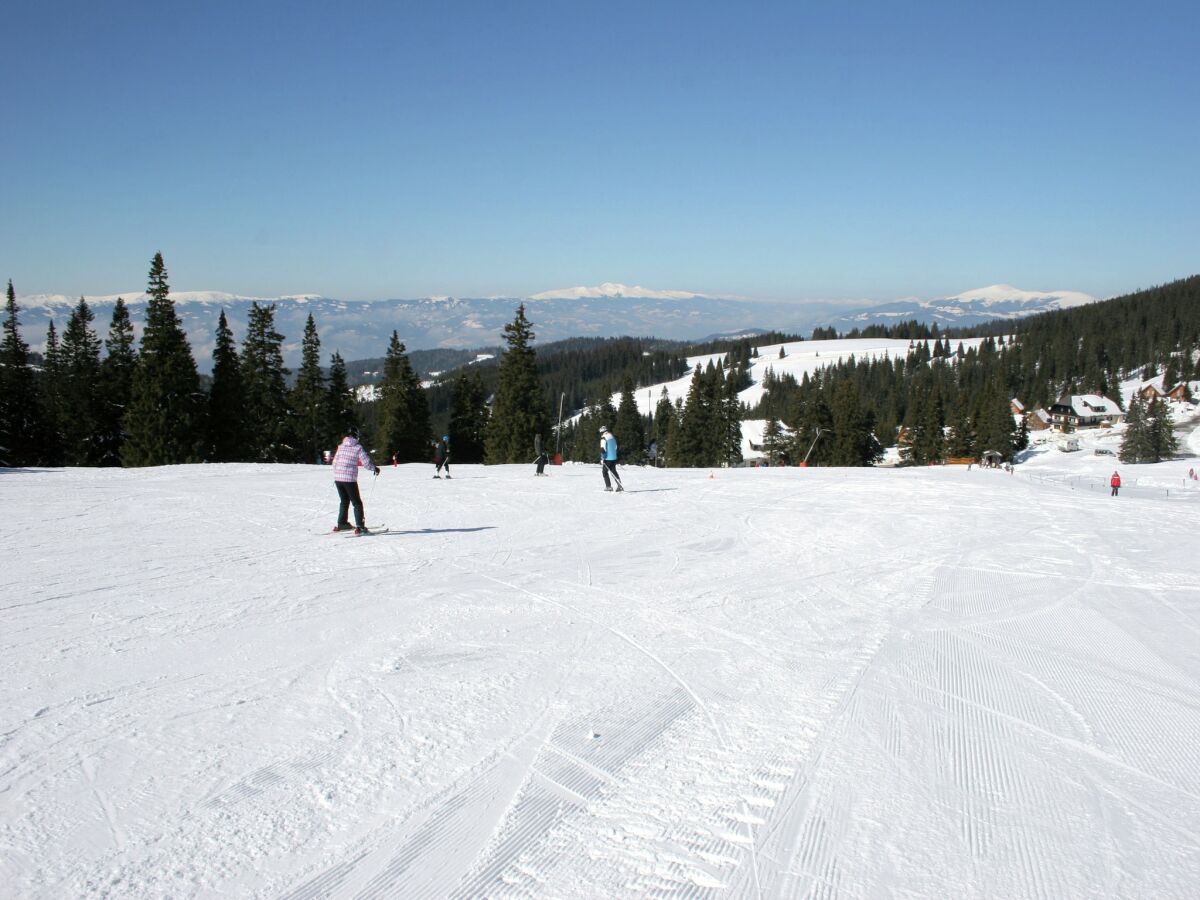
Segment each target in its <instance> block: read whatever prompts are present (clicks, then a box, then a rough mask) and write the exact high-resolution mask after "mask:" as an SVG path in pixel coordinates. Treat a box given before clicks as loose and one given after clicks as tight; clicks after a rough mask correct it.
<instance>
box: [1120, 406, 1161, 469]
mask: <svg viewBox="0 0 1200 900" xmlns="http://www.w3.org/2000/svg"><path fill="white" fill-rule="evenodd" d="M1153 455H1154V446H1153V443H1152V442H1151V439H1150V429H1149V427H1148V425H1147V423H1146V404H1145V402H1144V401H1143V400H1142V398H1141V397H1140V396H1138V395H1137V394H1134V395H1133V399H1132V400H1131V401H1130V403H1129V409H1127V410H1126V411H1125V433H1124V435H1122V437H1121V449H1120V450H1119V451H1117V457H1118V459H1120V460H1121V462H1123V463H1140V462H1149V461H1150V458H1151V457H1152V456H1153Z"/></svg>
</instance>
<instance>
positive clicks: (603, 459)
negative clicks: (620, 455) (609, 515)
mask: <svg viewBox="0 0 1200 900" xmlns="http://www.w3.org/2000/svg"><path fill="white" fill-rule="evenodd" d="M600 471H601V473H602V474H603V475H604V489H605V490H606V491H611V490H612V489H613V486H612V482H611V481H610V480H609V478H608V476H609V475H610V474H611V475H612V477H613V478H614V479H615V480H616V482H617V491H618V493H619V492H620V491H623V490H625V487H624V485H622V484H621V476H620V475H618V474H617V438H616V436H615V435H614V434H613V433H612V432H611V431H609V430H608V426H607V425H602V426H600Z"/></svg>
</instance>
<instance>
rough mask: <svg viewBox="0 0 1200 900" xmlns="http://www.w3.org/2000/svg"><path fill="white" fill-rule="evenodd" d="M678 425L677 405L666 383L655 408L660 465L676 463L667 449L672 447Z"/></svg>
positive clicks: (655, 440) (655, 436)
mask: <svg viewBox="0 0 1200 900" xmlns="http://www.w3.org/2000/svg"><path fill="white" fill-rule="evenodd" d="M678 427H679V418H678V416H677V414H676V411H675V405H674V404H673V403H672V402H671V397H670V395H669V394H668V393H667V388H666V385H663V389H662V391H661V392H660V393H659V397H658V405H657V406H656V407H655V408H654V442H655V444H656V445H657V446H656V449H657V455H658V459H657V462H658V465H660V466H673V465H675V463H674V462H673V461H672V460H671V458H670V456H669V455H668V453H667V449H668V447H670V445H671V439H672V435H673V434H674V433H675V431H676V430H677V429H678Z"/></svg>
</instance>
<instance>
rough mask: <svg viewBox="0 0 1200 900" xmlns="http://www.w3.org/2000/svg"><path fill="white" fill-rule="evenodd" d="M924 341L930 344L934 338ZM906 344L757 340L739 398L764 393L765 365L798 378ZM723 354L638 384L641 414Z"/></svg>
mask: <svg viewBox="0 0 1200 900" xmlns="http://www.w3.org/2000/svg"><path fill="white" fill-rule="evenodd" d="M982 340H983V339H982V338H964V339H962V340H956V341H953V342H952V343H951V346H952V348H957V347H958V345H959V344H962V345H963V348H964V349H968V350H969V349H972V348H974V347H978V346H979V344H980V343H981V342H982ZM925 343H927V344H930V345H932V344H933V341H926V342H925ZM909 345H910V342H909V341H906V340H898V339H895V338H839V339H838V340H832V341H789V342H787V343H783V344H760V345H757V348H758V356H757V357H756V358H754V359H752V360H751V361H750V378H751V379H752V380H753V382H754V383H753V384H752V385H751V386H750V387H748V388H746V389H745V390H744V391H741V392H740V393H739V394H738V399H740V400H741V401H742V402H743V403H745V404H747V405H748V406H754V405H755V404H757V403H758V402H759V401H760V400H761V399H762V396H763V393H764V388H763V379H764V378H765V377H766V374H767V370H768V369H770V370H772V371H774V373H775V374H776V375H791V376H792V377H794V378H795V379H796V380H797V381H799V380H801V379H802V378H803V377H804V376H805V375H806V374H807V375H812V374H813V373H814V372H817V371H819V370H821V369H823V368H825V367H827V366H832V365H835V364H837V363H838V362H841V361H843V360H848V359H850V357H854V358H855V359H858V360H863V359H896V358H900V359H904V358H905V356H907V355H908V350H909ZM781 350H782V351H783V355H782V356H781V355H780V351H781ZM725 356H726V354H724V353H709V354H705V355H701V356H689V357H688V359H687V362H688V366H689V369H688V372H687V374H685V375H683V376H681V377H680V378H677V379H675V380H674V381H668V382H664V383H661V384H653V385H649V386H648V387H641V388H638V390H637V394H636V396H635V397H634V399H635V400H636V401H637V405H638V409H639V410H640V411H641V412H642V414H643V415H650V414H652V413H653V412H654V408H655V406H657V405H658V401H659V400H660V399H661V398H662V391H663V388H666V390H667V396H668V397H669V398H670V399H671V402H672V403H674V402H675V401H676V400H677V399H679V398H683V399H684V400H686V399H687V393H688V388H689V387H690V386H691V384H692V374H693V372H694V371H695V369H696V367H697V366H699V367H701V368H704V367H705V366H707V365H708V364H709V363H710V362H713V363H715V362H717V361H718V360H723V359H724V358H725ZM620 401H621V394H620V392H619V391H618V392H617V393H614V394H613V395H612V403H613V406H616V405H618V404H619V403H620Z"/></svg>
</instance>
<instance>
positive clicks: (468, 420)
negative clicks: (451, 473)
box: [446, 369, 549, 463]
mask: <svg viewBox="0 0 1200 900" xmlns="http://www.w3.org/2000/svg"><path fill="white" fill-rule="evenodd" d="M487 421H488V408H487V392H486V391H485V390H484V388H483V379H482V378H481V377H480V375H479V372H478V370H475V371H472V372H470V373H469V374H468V372H467V371H466V369H459V371H458V376H457V377H456V378H455V380H454V388H453V393H452V395H451V399H450V425H449V427H448V428H447V429H446V430H447V433H448V434H449V435H450V446H451V447H453V448H454V459H455V461H456V462H461V463H481V462H483V457H484V447H485V441H486V437H487ZM548 452H549V447H547V453H548Z"/></svg>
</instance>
